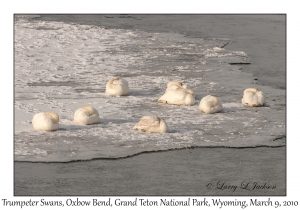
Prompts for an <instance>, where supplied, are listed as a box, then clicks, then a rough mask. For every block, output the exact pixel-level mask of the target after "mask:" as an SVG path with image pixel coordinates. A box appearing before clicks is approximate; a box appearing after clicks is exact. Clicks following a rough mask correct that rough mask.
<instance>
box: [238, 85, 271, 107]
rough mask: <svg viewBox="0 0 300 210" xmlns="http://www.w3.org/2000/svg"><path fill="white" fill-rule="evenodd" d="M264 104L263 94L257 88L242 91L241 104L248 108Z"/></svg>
mask: <svg viewBox="0 0 300 210" xmlns="http://www.w3.org/2000/svg"><path fill="white" fill-rule="evenodd" d="M265 103H266V98H265V96H264V93H263V92H261V91H259V90H258V89H257V88H247V89H245V90H244V96H243V98H242V104H244V105H245V106H250V107H258V106H263V105H264V104H265Z"/></svg>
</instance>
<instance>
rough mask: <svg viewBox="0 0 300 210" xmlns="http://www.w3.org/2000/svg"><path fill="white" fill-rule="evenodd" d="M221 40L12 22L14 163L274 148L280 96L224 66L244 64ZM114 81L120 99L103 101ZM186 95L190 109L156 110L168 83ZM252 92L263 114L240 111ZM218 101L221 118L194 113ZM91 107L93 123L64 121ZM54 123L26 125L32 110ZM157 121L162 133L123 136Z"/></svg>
mask: <svg viewBox="0 0 300 210" xmlns="http://www.w3.org/2000/svg"><path fill="white" fill-rule="evenodd" d="M227 43H228V40H226V39H200V38H188V37H185V36H183V35H180V34H174V33H147V32H143V31H130V30H121V29H105V28H101V27H98V26H91V25H78V24H67V23H63V22H41V21H34V20H30V19H28V18H22V17H17V18H16V20H15V160H16V161H33V162H36V161H41V162H67V161H76V160H88V159H94V158H120V157H127V156H132V155H135V154H139V153H141V152H150V151H158V150H169V149H180V148H188V147H198V146H201V147H220V146H221V147H256V146H282V145H285V142H282V141H280V140H275V139H279V138H280V137H281V136H285V92H284V91H282V90H278V89H272V88H270V87H267V86H258V85H256V84H255V81H253V78H252V77H251V75H250V74H247V73H243V72H241V71H240V70H239V69H240V66H238V65H234V66H233V65H230V63H249V58H248V57H247V54H246V51H247V49H245V52H244V51H229V50H226V49H224V48H223V46H224V45H226V44H227ZM114 76H121V77H123V78H125V79H126V80H127V81H128V82H129V87H130V90H131V94H130V96H125V97H109V96H106V95H105V94H104V92H105V85H106V83H107V81H108V80H109V79H111V78H112V77H114ZM172 80H176V81H182V82H183V83H185V84H187V85H188V87H189V88H191V89H192V90H194V92H195V93H196V104H195V105H194V106H176V105H166V104H159V103H157V99H158V98H159V97H160V96H161V95H162V94H163V93H164V91H165V88H166V84H167V82H169V81H172ZM248 87H257V88H259V89H260V90H262V91H263V92H265V94H266V96H267V106H265V107H259V108H246V107H243V106H242V104H241V98H242V94H243V91H244V89H245V88H248ZM208 94H212V95H215V96H217V97H219V98H220V99H221V100H222V101H223V106H224V110H223V111H222V112H221V113H217V114H213V115H207V114H204V113H201V112H200V111H199V108H198V106H199V102H200V100H201V98H202V97H204V96H206V95H208ZM83 105H91V106H93V107H94V108H96V109H97V110H98V112H99V114H100V118H101V123H100V124H97V125H90V126H80V125H76V124H74V123H73V122H72V120H73V114H74V112H75V110H76V109H78V108H79V107H81V106H83ZM46 110H47V111H54V112H56V113H57V114H58V115H59V116H60V129H59V130H58V131H55V132H38V131H35V130H34V129H33V127H32V125H31V120H32V117H33V115H34V114H35V113H38V112H41V111H46ZM145 115H157V116H160V117H162V118H164V119H165V121H166V123H167V124H168V126H169V129H170V131H169V133H166V134H152V133H142V132H139V131H135V130H132V127H133V126H134V124H135V123H137V122H138V121H139V120H140V118H141V117H142V116H145Z"/></svg>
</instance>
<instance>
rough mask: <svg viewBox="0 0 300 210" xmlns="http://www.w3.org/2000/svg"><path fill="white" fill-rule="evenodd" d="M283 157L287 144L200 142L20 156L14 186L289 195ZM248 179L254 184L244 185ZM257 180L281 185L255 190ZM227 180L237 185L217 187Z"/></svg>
mask: <svg viewBox="0 0 300 210" xmlns="http://www.w3.org/2000/svg"><path fill="white" fill-rule="evenodd" d="M283 157H285V148H267V149H266V148H256V149H252V148H246V149H230V148H210V149H208V148H197V149H183V150H174V151H167V152H155V153H147V154H141V155H138V156H135V157H131V158H125V159H119V160H95V161H83V162H74V163H57V164H53V163H52V164H45V163H22V162H16V163H15V188H14V189H15V195H95V196H99V195H111V196H112V195H190V196H191V195H285V193H286V192H285V190H286V187H285V184H286V183H285V179H286V176H285V167H284V166H285V158H283ZM274 163H276V166H274ZM218 182H219V186H218ZM243 182H245V183H250V184H249V188H247V189H242V188H240V187H241V183H243ZM254 182H258V184H259V185H264V184H265V183H266V184H267V185H270V186H276V188H275V189H254V190H252V189H253V187H252V186H253V183H254ZM208 183H213V184H214V187H212V189H210V188H209V187H211V186H210V185H209V187H208V186H207V184H208ZM223 183H225V185H233V186H238V187H237V188H236V190H234V191H233V190H229V189H218V187H219V188H222V187H221V186H222V185H223ZM225 185H224V187H225ZM250 186H251V187H250ZM224 187H223V188H224Z"/></svg>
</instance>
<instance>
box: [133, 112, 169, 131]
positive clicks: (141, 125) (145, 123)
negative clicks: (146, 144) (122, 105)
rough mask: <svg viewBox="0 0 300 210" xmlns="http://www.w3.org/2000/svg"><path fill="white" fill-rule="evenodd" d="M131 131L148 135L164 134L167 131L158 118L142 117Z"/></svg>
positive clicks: (165, 125)
mask: <svg viewBox="0 0 300 210" xmlns="http://www.w3.org/2000/svg"><path fill="white" fill-rule="evenodd" d="M133 129H134V130H141V131H144V132H150V133H166V132H167V131H168V126H167V124H166V122H165V121H164V120H163V119H162V118H160V117H156V116H154V117H152V116H144V117H142V118H141V120H140V121H139V122H138V123H137V124H136V125H135V126H134V127H133Z"/></svg>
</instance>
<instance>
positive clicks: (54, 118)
mask: <svg viewBox="0 0 300 210" xmlns="http://www.w3.org/2000/svg"><path fill="white" fill-rule="evenodd" d="M32 126H33V128H34V129H36V130H39V131H55V130H57V129H58V127H59V117H58V115H57V114H56V113H54V112H40V113H37V114H35V115H34V116H33V118H32Z"/></svg>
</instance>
